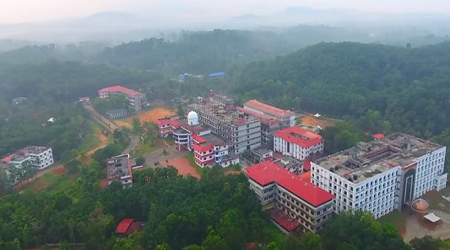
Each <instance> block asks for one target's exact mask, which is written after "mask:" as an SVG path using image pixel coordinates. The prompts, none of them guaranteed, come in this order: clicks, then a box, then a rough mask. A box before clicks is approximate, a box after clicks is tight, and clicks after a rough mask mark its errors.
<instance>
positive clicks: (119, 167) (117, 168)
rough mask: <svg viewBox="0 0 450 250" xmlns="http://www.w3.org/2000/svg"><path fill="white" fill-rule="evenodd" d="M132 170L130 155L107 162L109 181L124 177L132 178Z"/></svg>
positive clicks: (116, 157)
mask: <svg viewBox="0 0 450 250" xmlns="http://www.w3.org/2000/svg"><path fill="white" fill-rule="evenodd" d="M130 169H131V166H130V161H129V156H128V155H119V156H115V157H112V158H110V159H108V160H107V162H106V172H107V175H108V179H109V180H120V179H121V178H122V177H126V176H131V171H130Z"/></svg>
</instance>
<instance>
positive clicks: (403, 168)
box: [311, 134, 447, 218]
mask: <svg viewBox="0 0 450 250" xmlns="http://www.w3.org/2000/svg"><path fill="white" fill-rule="evenodd" d="M445 153H446V147H444V146H441V145H438V144H435V143H433V142H430V141H426V140H422V139H419V138H416V137H413V136H411V135H406V134H393V135H390V136H386V137H383V138H381V137H380V138H378V139H376V140H374V141H370V142H367V143H366V142H359V143H358V144H357V145H356V146H355V147H353V148H349V149H347V150H344V151H342V152H338V153H336V154H333V155H330V156H327V157H325V158H321V159H318V160H314V161H313V162H311V182H312V183H314V184H315V185H318V186H320V187H321V188H323V189H325V190H327V191H328V192H329V193H331V194H334V195H335V196H336V199H335V206H334V209H335V212H336V213H340V212H342V211H358V210H360V211H368V212H371V213H372V214H373V215H374V216H375V218H379V217H381V216H383V215H386V214H388V213H389V212H391V211H393V210H401V209H402V208H403V207H405V206H410V205H411V202H412V201H414V200H415V199H416V198H418V197H420V196H422V195H423V194H425V193H426V192H428V191H430V190H441V189H443V188H445V186H446V181H447V173H445V172H444V162H445Z"/></svg>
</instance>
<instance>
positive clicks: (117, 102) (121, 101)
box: [92, 94, 128, 113]
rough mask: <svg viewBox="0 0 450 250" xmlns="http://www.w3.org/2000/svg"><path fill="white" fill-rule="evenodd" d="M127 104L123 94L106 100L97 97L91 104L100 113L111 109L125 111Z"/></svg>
mask: <svg viewBox="0 0 450 250" xmlns="http://www.w3.org/2000/svg"><path fill="white" fill-rule="evenodd" d="M127 104H128V101H127V98H126V96H125V94H120V95H115V96H111V97H109V98H108V99H105V98H100V97H97V98H95V99H94V101H93V102H92V105H93V106H94V108H95V109H96V110H97V111H98V112H100V113H105V112H106V111H108V110H113V109H127V108H128V105H127Z"/></svg>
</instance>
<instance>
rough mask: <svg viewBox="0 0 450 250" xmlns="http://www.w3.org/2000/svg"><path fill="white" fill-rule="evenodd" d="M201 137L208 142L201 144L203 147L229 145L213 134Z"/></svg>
mask: <svg viewBox="0 0 450 250" xmlns="http://www.w3.org/2000/svg"><path fill="white" fill-rule="evenodd" d="M201 137H202V138H203V139H205V140H206V142H205V143H202V144H201V146H202V147H204V146H209V145H213V146H219V145H225V144H227V143H226V142H225V141H224V140H222V139H220V138H219V137H217V136H215V135H213V134H207V135H202V136H201Z"/></svg>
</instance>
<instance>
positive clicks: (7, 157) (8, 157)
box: [2, 154, 16, 163]
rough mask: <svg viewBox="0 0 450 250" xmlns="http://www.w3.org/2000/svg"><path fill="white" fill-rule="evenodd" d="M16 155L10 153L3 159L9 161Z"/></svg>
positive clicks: (5, 161)
mask: <svg viewBox="0 0 450 250" xmlns="http://www.w3.org/2000/svg"><path fill="white" fill-rule="evenodd" d="M14 156H16V155H15V154H12V155H8V156H6V157H4V158H3V159H2V162H4V163H9V162H10V161H11V159H12V158H13V157H14Z"/></svg>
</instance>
